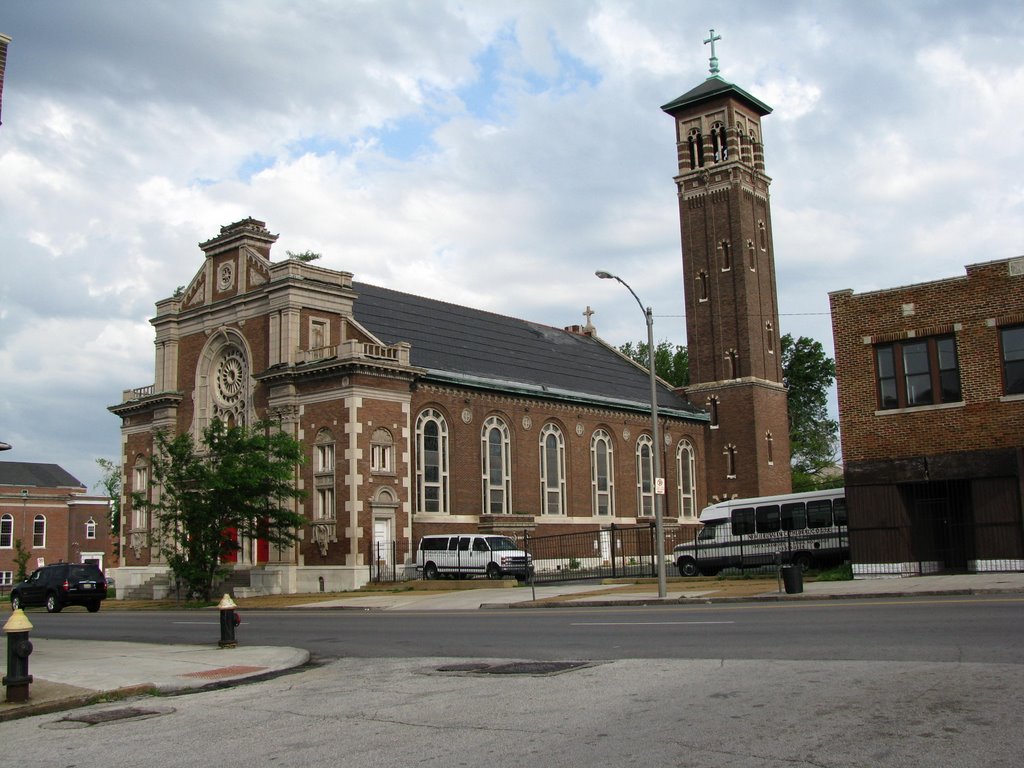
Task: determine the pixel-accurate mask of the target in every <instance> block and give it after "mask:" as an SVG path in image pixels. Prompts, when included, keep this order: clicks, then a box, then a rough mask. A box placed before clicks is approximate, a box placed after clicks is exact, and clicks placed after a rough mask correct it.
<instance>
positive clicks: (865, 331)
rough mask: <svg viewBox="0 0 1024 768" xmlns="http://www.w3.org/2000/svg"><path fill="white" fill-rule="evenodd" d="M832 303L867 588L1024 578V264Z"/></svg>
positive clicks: (854, 551) (858, 546)
mask: <svg viewBox="0 0 1024 768" xmlns="http://www.w3.org/2000/svg"><path fill="white" fill-rule="evenodd" d="M830 301H831V307H832V327H833V334H834V337H835V350H836V379H837V382H838V390H839V422H840V432H841V435H842V449H843V458H844V462H845V476H846V477H845V480H846V488H847V500H848V502H849V508H850V544H851V555H852V558H853V561H854V572H855V574H857V575H906V574H919V573H933V572H937V571H943V570H967V571H992V570H1022V569H1024V525H1022V520H1024V509H1022V505H1021V499H1022V498H1024V492H1022V479H1024V258H1017V259H1010V260H1002V261H993V262H987V263H984V264H973V265H970V266H968V267H967V268H966V276H964V277H956V278H951V279H947V280H938V281H935V282H929V283H922V284H919V285H911V286H906V287H901V288H892V289H888V290H880V291H871V292H866V293H862V294H854V293H853V292H852V291H850V290H844V291H836V292H834V293H831V294H830Z"/></svg>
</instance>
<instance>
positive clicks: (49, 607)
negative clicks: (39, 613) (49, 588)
mask: <svg viewBox="0 0 1024 768" xmlns="http://www.w3.org/2000/svg"><path fill="white" fill-rule="evenodd" d="M63 607H64V606H63V605H61V604H60V600H58V599H57V595H56V593H54V592H51V593H50V594H48V595H47V596H46V612H47V613H60V611H61V608H63Z"/></svg>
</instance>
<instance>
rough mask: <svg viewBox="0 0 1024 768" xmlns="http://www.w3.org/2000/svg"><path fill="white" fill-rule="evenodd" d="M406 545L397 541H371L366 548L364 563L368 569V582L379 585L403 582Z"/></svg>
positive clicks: (407, 552)
mask: <svg viewBox="0 0 1024 768" xmlns="http://www.w3.org/2000/svg"><path fill="white" fill-rule="evenodd" d="M408 554H409V547H408V544H406V543H405V542H399V541H371V542H369V543H368V544H367V548H366V562H367V563H368V564H369V568H370V581H371V582H372V583H375V584H381V583H386V582H393V581H405V579H406V574H405V561H406V559H407V555H408Z"/></svg>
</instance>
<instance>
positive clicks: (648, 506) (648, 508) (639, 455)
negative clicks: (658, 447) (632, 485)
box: [636, 435, 654, 517]
mask: <svg viewBox="0 0 1024 768" xmlns="http://www.w3.org/2000/svg"><path fill="white" fill-rule="evenodd" d="M652 445H653V444H652V442H651V438H650V437H649V436H648V435H640V437H638V438H637V439H636V509H637V514H638V515H640V516H641V517H650V516H652V515H654V452H653V450H652Z"/></svg>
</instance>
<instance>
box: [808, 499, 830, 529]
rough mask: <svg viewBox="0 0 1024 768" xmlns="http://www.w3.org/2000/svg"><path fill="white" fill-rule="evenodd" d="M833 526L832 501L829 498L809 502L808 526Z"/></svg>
mask: <svg viewBox="0 0 1024 768" xmlns="http://www.w3.org/2000/svg"><path fill="white" fill-rule="evenodd" d="M831 526H832V502H831V501H829V500H828V499H823V500H821V501H809V502H807V527H808V528H830V527H831Z"/></svg>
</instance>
